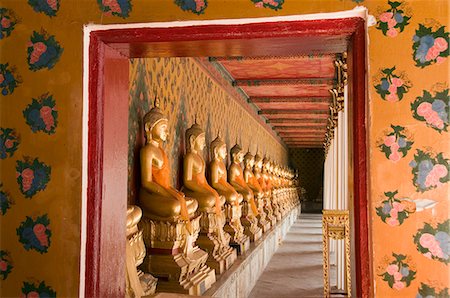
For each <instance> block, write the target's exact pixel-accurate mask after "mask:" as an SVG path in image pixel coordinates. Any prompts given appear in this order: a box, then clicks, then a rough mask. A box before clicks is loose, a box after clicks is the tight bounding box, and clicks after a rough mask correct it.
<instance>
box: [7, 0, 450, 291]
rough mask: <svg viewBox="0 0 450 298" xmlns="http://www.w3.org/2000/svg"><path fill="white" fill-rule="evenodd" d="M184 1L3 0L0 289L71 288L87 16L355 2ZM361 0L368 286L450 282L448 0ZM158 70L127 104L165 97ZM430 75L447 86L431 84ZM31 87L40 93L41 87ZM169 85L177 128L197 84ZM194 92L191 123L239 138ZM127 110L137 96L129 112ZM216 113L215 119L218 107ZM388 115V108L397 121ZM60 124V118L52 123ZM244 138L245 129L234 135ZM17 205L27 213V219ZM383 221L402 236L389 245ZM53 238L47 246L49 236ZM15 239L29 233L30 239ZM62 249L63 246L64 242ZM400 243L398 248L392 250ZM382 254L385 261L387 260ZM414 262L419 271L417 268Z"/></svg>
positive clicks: (167, 15) (162, 15) (212, 13)
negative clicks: (419, 203) (422, 205)
mask: <svg viewBox="0 0 450 298" xmlns="http://www.w3.org/2000/svg"><path fill="white" fill-rule="evenodd" d="M187 2H188V1H177V2H175V0H161V1H154V2H152V3H151V6H150V4H149V2H148V1H130V0H86V1H84V2H83V5H82V6H80V5H79V3H78V2H77V1H70V0H17V1H7V2H2V4H1V7H0V47H2V53H1V57H0V91H1V94H2V96H0V97H1V98H0V101H1V105H2V109H1V125H0V126H1V131H0V146H1V147H0V156H1V158H0V166H1V167H2V170H3V169H5V172H6V173H9V174H11V173H14V172H15V171H16V173H17V177H16V176H15V175H14V174H12V175H8V174H7V175H5V176H2V181H1V182H0V204H1V205H0V207H1V208H0V210H1V214H0V221H1V222H0V223H1V234H2V236H3V235H5V237H8V239H11V241H7V242H6V241H2V243H1V245H0V246H1V247H0V252H1V253H0V254H1V256H0V279H1V283H2V284H1V287H0V289H1V290H0V294H1V295H2V296H17V295H18V294H20V293H21V292H22V294H23V296H25V297H55V296H56V293H58V295H59V296H61V297H74V296H78V283H79V274H78V273H79V271H78V270H79V266H78V261H79V251H80V249H79V248H80V242H79V241H80V240H79V239H80V232H79V226H80V218H81V217H80V213H81V210H80V206H81V204H80V200H81V179H80V172H81V164H82V163H81V138H82V136H81V131H82V128H81V121H80V119H81V115H82V106H83V105H82V102H81V98H82V82H81V78H82V76H83V75H82V50H81V49H82V45H83V35H82V26H83V25H84V24H87V23H96V24H102V23H103V24H110V23H117V22H118V21H123V22H130V23H138V22H149V21H174V20H191V19H224V18H239V17H242V18H246V17H258V16H271V15H274V14H276V13H277V12H278V13H282V14H283V15H294V14H303V13H316V12H318V8H317V7H320V11H321V12H333V11H341V10H346V9H352V8H353V7H354V6H355V3H360V2H362V1H361V0H352V1H340V0H339V1H338V0H331V1H330V0H317V1H316V2H314V3H313V2H311V1H282V0H274V1H269V0H267V1H260V0H255V1H253V0H237V1H233V2H232V4H231V3H228V1H213V0H210V1H208V2H207V1H203V2H202V1H200V0H198V1H190V4H189V5H186V4H185V5H184V7H185V8H187V10H185V11H184V10H183V8H182V7H181V6H180V4H181V3H187ZM178 3H180V4H178ZM398 3H400V4H398ZM194 4H195V6H194ZM364 4H365V5H366V6H367V7H368V9H369V14H373V15H376V16H378V17H377V26H376V27H370V28H369V29H368V30H369V39H370V41H371V42H370V44H369V51H368V53H369V57H368V59H369V62H370V68H369V85H370V86H374V87H375V88H373V87H371V88H370V90H369V107H368V108H369V113H368V114H369V116H370V118H369V125H368V127H369V148H370V153H371V159H370V161H369V163H370V165H369V168H370V170H371V172H370V173H369V174H370V175H369V176H370V178H371V183H370V185H371V186H370V197H369V199H370V203H371V213H370V216H371V217H372V218H373V220H372V221H371V226H370V229H371V235H372V243H373V244H372V245H373V247H372V250H373V268H381V271H378V270H375V271H376V274H375V272H374V274H373V275H374V287H375V291H376V293H377V296H380V297H414V296H416V297H417V298H421V297H424V298H425V297H427V296H428V295H434V296H439V295H441V296H446V295H447V296H448V295H449V289H448V285H447V283H448V280H449V273H448V255H449V251H448V247H449V246H448V240H446V239H448V235H449V231H448V228H447V227H448V225H449V222H448V214H449V212H448V211H449V200H448V195H449V194H448V187H444V186H443V185H445V186H448V180H450V177H449V174H448V173H449V166H448V165H449V161H448V158H449V156H448V154H447V152H448V145H447V140H448V137H449V135H448V124H449V119H448V116H447V117H446V115H449V97H448V68H449V62H448V56H449V48H448V38H449V32H448V27H445V26H443V25H442V24H446V22H447V21H448V15H447V14H448V3H447V1H412V0H409V1H408V0H407V1H398V2H394V1H385V0H377V1H365V2H364ZM270 5H272V6H273V7H270ZM252 6H253V9H252ZM254 6H256V7H254ZM189 7H190V9H191V10H189ZM199 7H201V8H199ZM206 7H207V8H208V9H207V10H206ZM258 7H266V8H269V9H267V10H262V9H258ZM281 7H282V9H281ZM380 7H381V8H380ZM150 8H151V9H150ZM192 10H195V11H192ZM186 11H189V12H191V13H190V14H187V13H186ZM121 18H123V19H126V20H121ZM43 20H45V21H43ZM41 27H44V30H41V29H42V28H41ZM46 32H49V33H46ZM50 33H51V34H50ZM3 49H4V50H3ZM63 51H64V55H65V57H66V56H67V57H70V59H62V60H61V59H60V58H61V57H62V53H63ZM182 60H183V59H182ZM159 63H162V62H159ZM58 64H60V65H58ZM138 64H143V63H142V62H139V63H138ZM55 65H58V66H59V67H55ZM147 67H148V66H147ZM152 67H153V66H152ZM393 67H395V68H394V69H393ZM44 70H45V71H44ZM150 70H151V71H150ZM380 70H381V71H380ZM383 70H389V72H390V73H389V74H388V73H386V72H388V71H386V72H383ZM177 71H180V70H179V69H178V68H176V67H175V68H174V72H175V73H176V72H177ZM146 72H147V73H148V76H149V77H151V76H153V75H155V74H154V72H155V71H154V70H153V69H152V68H147V71H146ZM196 74H198V73H196ZM131 75H132V74H130V76H131ZM157 77H158V76H156V75H155V77H153V78H152V79H151V80H150V81H152V82H153V81H154V80H158V78H157ZM376 77H378V79H377V80H375V78H376ZM383 78H384V80H382V79H383ZM191 79H192V80H193V81H194V84H198V85H202V86H203V87H202V88H203V89H202V91H201V92H202V93H206V92H207V91H206V90H208V82H207V80H206V79H201V80H202V82H200V81H199V78H198V77H192V78H191ZM157 82H158V86H159V89H157V90H156V92H155V91H154V90H147V92H141V94H142V96H141V95H140V94H138V93H136V96H137V97H134V96H133V101H135V100H138V104H137V106H139V107H141V111H140V112H139V113H138V115H141V113H144V112H145V111H147V109H148V107H149V103H151V101H152V99H153V98H154V95H155V94H157V95H158V97H160V98H162V99H164V97H165V96H163V91H162V89H163V88H162V86H166V87H167V89H168V90H169V89H171V88H174V89H175V90H176V89H177V88H179V86H178V85H177V84H175V83H173V81H171V80H169V78H167V80H166V78H163V77H162V76H161V75H160V76H159V81H157ZM438 82H439V83H440V84H441V85H442V86H443V88H440V89H439V90H437V89H433V88H430V86H434V85H435V84H437V83H438ZM141 83H142V84H144V83H145V81H143V82H141ZM133 88H136V89H135V91H136V90H138V89H139V88H141V89H140V90H144V89H142V88H143V87H142V86H141V87H138V85H137V86H136V87H133V86H132V87H131V90H130V92H131V93H130V94H131V95H133V94H134V93H133V90H134V89H133ZM212 88H213V89H214V88H215V87H212ZM40 94H46V95H45V96H44V97H43V96H40ZM45 98H46V99H47V100H44V99H45ZM49 98H50V100H48V99H49ZM130 98H131V96H130ZM176 98H177V99H180V101H177V102H176V103H175V101H174V100H172V98H170V100H169V97H166V98H165V101H164V102H163V107H164V109H165V112H168V111H183V110H184V111H186V112H185V113H183V117H185V118H183V119H182V120H180V119H174V120H173V121H174V123H173V127H174V128H175V127H176V129H179V131H184V129H185V127H184V126H186V125H190V124H191V123H192V122H191V121H192V118H193V115H192V113H191V112H189V111H191V109H192V107H191V106H190V104H191V102H194V100H195V99H196V98H195V97H194V96H193V94H191V93H184V95H183V96H179V97H176ZM55 99H57V100H58V102H57V103H58V104H57V107H58V109H61V110H63V111H64V112H58V111H57V110H56V106H55V102H56V100H55ZM130 100H131V99H130ZM30 101H31V102H30ZM35 102H37V104H38V105H39V106H38V105H37V104H36V103H35ZM146 102H147V103H146ZM146 105H147V106H146ZM196 105H198V106H195V108H196V109H197V110H202V109H203V110H202V111H205V112H204V113H202V115H200V119H201V123H202V124H203V125H206V123H211V124H212V125H211V130H210V132H209V133H208V134H210V135H214V134H215V133H216V131H217V128H218V127H219V126H220V127H222V128H223V129H224V132H222V133H223V135H224V138H226V140H227V144H232V143H233V142H235V136H234V135H231V133H232V132H235V131H238V130H239V127H240V126H239V123H236V122H235V121H229V122H227V121H224V122H220V121H219V123H220V125H217V124H215V123H216V120H215V117H216V116H215V115H216V114H215V113H207V112H206V107H205V104H204V101H203V100H200V101H198V102H197V103H196ZM227 105H232V102H231V101H230V100H229V99H227V97H226V96H225V97H224V100H223V102H222V106H227ZM30 106H31V107H30ZM222 106H219V108H221V107H222ZM215 108H217V106H216V107H215ZM132 110H133V105H131V106H130V112H131V111H132ZM22 115H23V117H22ZM221 117H223V119H225V116H221ZM235 117H236V118H238V119H241V118H244V116H243V113H237V114H236V116H235ZM52 119H53V120H52ZM208 119H209V120H208ZM221 119H222V118H221ZM391 119H395V123H392V120H391ZM52 121H53V122H52ZM221 121H222V120H221ZM137 125H138V128H139V124H137ZM391 125H393V126H398V127H402V128H405V130H402V131H400V132H399V134H398V135H396V137H395V142H393V138H390V139H389V140H388V142H387V143H388V144H389V146H388V145H386V146H388V147H390V148H391V149H390V150H391V152H390V153H389V152H388V150H387V148H385V151H386V152H380V151H382V150H381V148H380V143H379V137H380V135H382V134H383V133H384V131H385V130H386V128H388V127H391ZM58 126H60V127H61V128H63V129H58ZM134 128H135V127H133V128H131V127H130V129H134ZM391 128H392V127H391ZM392 129H393V128H392ZM406 129H408V133H410V134H411V136H412V135H414V140H412V139H409V138H408V137H409V136H410V135H409V134H408V133H405V131H406ZM175 131H176V130H175ZM392 132H393V131H392V130H390V129H389V132H388V133H386V134H384V135H383V136H384V137H387V136H388V134H390V133H392ZM400 134H403V135H405V136H406V141H405V142H408V141H410V142H413V144H410V146H411V149H409V150H407V152H406V153H404V152H402V151H401V150H400V148H401V147H400V145H401V144H403V141H402V140H400V139H401V138H404V137H403V136H400ZM261 135H262V132H260V135H258V138H259V139H262V138H261ZM19 136H20V137H19ZM137 139H139V137H136V139H135V140H137ZM174 139H175V140H176V143H177V144H179V145H178V146H173V145H170V144H168V146H170V148H171V149H170V151H168V152H171V154H172V156H175V155H178V154H180V152H182V150H183V148H184V147H183V146H184V145H183V136H182V134H181V133H178V134H176V135H175V138H174ZM242 139H243V140H246V139H249V138H248V136H245V137H244V136H243V137H242ZM384 141H385V140H383V143H384ZM394 143H395V144H397V145H398V150H397V151H398V152H399V153H398V155H399V157H400V159H399V160H398V161H396V162H393V160H392V159H389V157H387V156H386V154H387V153H388V154H389V156H390V155H391V154H392V150H393V149H396V147H397V145H394V146H393V148H392V144H394ZM244 146H248V144H244ZM277 146H278V145H277V144H276V143H273V144H270V143H268V144H267V147H273V148H275V147H277ZM402 148H404V147H402ZM228 149H229V148H228ZM252 150H255V149H252ZM260 150H263V149H262V148H260ZM277 152H278V153H276V152H275V153H272V155H273V156H278V155H279V154H280V155H281V154H282V153H281V152H282V151H277ZM23 156H33V158H24V157H23ZM394 159H397V158H394ZM130 160H132V159H130ZM43 161H45V163H44V162H43ZM51 169H55V171H56V170H58V175H56V174H55V175H54V177H53V178H52V180H54V181H53V183H48V182H49V180H50V174H51ZM59 171H61V172H59ZM55 173H56V172H55ZM62 173H64V174H62ZM387 190H389V192H390V193H389V192H388V191H387ZM397 191H398V193H395V192H397ZM384 192H386V193H389V196H388V195H387V194H385V195H384V196H383V198H382V199H381V200H376V199H374V198H375V197H377V196H379V195H380V194H383V193H384ZM394 193H395V194H394ZM41 194H42V196H41ZM35 195H36V196H37V195H39V199H32V198H34V196H35ZM422 195H426V198H429V199H431V200H434V201H435V202H436V205H435V207H433V208H429V209H424V210H421V211H419V210H416V211H415V212H409V211H408V210H410V211H412V206H409V207H408V206H407V205H405V203H406V204H408V203H407V202H409V201H408V200H406V199H410V200H417V199H418V198H422ZM54 196H55V197H57V198H58V200H59V201H58V202H59V204H58V205H60V206H63V207H64V211H65V212H64V213H62V212H60V210H58V212H55V209H54V208H55V204H54V202H53V201H52V200H48V199H47V197H51V198H53V197H54ZM30 199H31V200H30ZM41 199H42V200H41ZM38 201H39V204H38ZM398 201H400V202H398ZM394 203H398V204H394ZM380 207H381V208H382V209H381V211H380V209H379V208H380ZM377 208H378V209H377ZM408 208H409V209H408ZM392 210H395V211H392ZM380 212H382V213H380ZM378 213H379V214H378ZM391 213H392V214H391ZM47 214H50V215H51V222H52V225H51V226H52V230H50V229H48V228H49V227H50V226H49V225H48V224H47V222H45V220H47V221H48V220H49V218H50V216H46V217H44V218H42V217H43V216H44V215H47ZM380 214H382V215H380ZM395 214H396V215H395ZM382 216H385V220H383V218H382ZM395 216H397V218H396V220H395ZM27 218H30V221H29V222H28V224H27V226H26V227H25V222H26V219H27ZM44 219H45V220H44ZM38 220H39V221H42V220H44V221H43V222H38ZM400 221H401V222H400ZM21 223H22V224H23V225H24V227H23V231H21V233H20V235H18V236H19V237H17V236H16V237H14V236H15V234H16V233H17V229H18V227H21V226H22V225H21ZM39 224H40V225H42V226H40V225H39ZM35 226H37V227H36V231H34V227H35ZM25 228H28V229H27V230H26V231H27V232H24V231H25ZM62 231H63V232H62ZM386 235H389V237H390V238H392V239H398V241H393V243H392V245H389V246H386V245H385V243H386V237H387V236H386ZM39 239H40V240H39ZM46 239H47V241H48V242H46ZM20 240H21V241H23V243H21V242H20ZM50 240H51V247H52V249H49V248H50ZM24 245H28V246H27V247H29V250H28V251H27V250H25V249H24ZM62 251H64V255H61V254H60V252H62ZM37 252H42V254H41V253H37ZM392 252H395V254H396V256H395V255H393V254H392ZM19 256H20V257H19ZM46 256H48V257H49V258H50V259H57V260H60V261H58V262H57V263H53V262H48V260H49V259H45V258H44V257H46ZM386 256H391V257H386ZM404 256H405V257H406V259H405V260H403V259H402V260H401V258H402V257H404ZM13 261H14V262H13ZM44 265H45V266H47V267H46V268H47V269H46V275H45V281H44V280H41V279H39V280H38V278H40V276H42V274H43V272H42V268H43V266H44ZM391 265H393V266H391ZM394 265H395V266H397V267H398V270H397V268H396V267H395V266H394ZM388 266H391V267H389V272H388V271H387V268H388ZM415 266H416V267H415ZM400 267H401V268H400ZM406 267H407V268H408V269H405V268H406ZM23 268H27V270H24V269H23ZM394 269H396V270H394ZM406 270H408V272H406ZM402 271H403V272H402ZM412 272H415V273H416V274H415V275H414V278H412ZM391 273H392V274H391ZM380 274H382V275H380ZM385 274H388V275H389V276H386V275H385ZM399 274H401V277H400V275H399ZM60 276H65V277H67V278H66V279H65V283H64V284H61V283H60ZM391 285H392V286H391Z"/></svg>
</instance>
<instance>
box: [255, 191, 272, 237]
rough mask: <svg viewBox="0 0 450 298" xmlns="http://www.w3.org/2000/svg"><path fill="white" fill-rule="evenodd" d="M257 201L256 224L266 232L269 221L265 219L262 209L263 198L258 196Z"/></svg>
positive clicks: (268, 227)
mask: <svg viewBox="0 0 450 298" xmlns="http://www.w3.org/2000/svg"><path fill="white" fill-rule="evenodd" d="M257 202H258V212H259V214H258V216H257V217H256V218H257V219H258V226H259V227H260V228H261V230H262V232H263V233H267V232H268V231H269V230H270V222H269V221H268V220H267V214H266V212H265V210H264V205H265V200H264V199H263V198H259V199H258V200H257Z"/></svg>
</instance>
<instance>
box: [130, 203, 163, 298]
mask: <svg viewBox="0 0 450 298" xmlns="http://www.w3.org/2000/svg"><path fill="white" fill-rule="evenodd" d="M141 217H142V210H141V208H139V207H138V206H132V205H130V206H128V208H127V233H126V235H127V243H126V267H127V279H126V292H125V293H126V297H127V298H140V297H142V296H147V295H152V294H154V293H155V291H156V283H157V281H158V280H157V279H156V278H154V277H153V276H152V275H151V274H148V273H144V272H142V271H141V270H139V269H138V268H137V267H138V266H139V265H141V264H142V262H143V261H144V257H145V254H146V251H145V245H144V240H143V238H142V231H140V230H139V229H138V223H139V221H140V220H141Z"/></svg>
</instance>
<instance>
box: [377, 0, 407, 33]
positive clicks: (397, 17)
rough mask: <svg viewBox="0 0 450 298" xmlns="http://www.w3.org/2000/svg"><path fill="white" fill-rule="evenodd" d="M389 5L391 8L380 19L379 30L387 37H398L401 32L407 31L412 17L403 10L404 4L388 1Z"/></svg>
mask: <svg viewBox="0 0 450 298" xmlns="http://www.w3.org/2000/svg"><path fill="white" fill-rule="evenodd" d="M388 4H389V6H390V8H389V9H388V10H386V11H385V12H383V13H382V14H381V15H380V16H379V17H378V18H379V20H378V22H377V29H379V30H381V32H383V34H384V35H385V36H389V37H396V36H397V35H398V33H399V32H403V30H405V27H406V26H407V25H408V24H409V22H408V21H409V20H410V19H411V16H408V15H406V13H405V11H404V10H403V9H402V5H403V2H398V1H388Z"/></svg>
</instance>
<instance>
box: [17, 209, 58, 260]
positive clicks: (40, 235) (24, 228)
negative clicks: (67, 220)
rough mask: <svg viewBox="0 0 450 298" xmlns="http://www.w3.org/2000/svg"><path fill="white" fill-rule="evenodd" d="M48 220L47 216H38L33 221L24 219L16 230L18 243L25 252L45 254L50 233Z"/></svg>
mask: <svg viewBox="0 0 450 298" xmlns="http://www.w3.org/2000/svg"><path fill="white" fill-rule="evenodd" d="M49 225H50V220H49V219H48V217H47V214H44V215H42V216H38V217H37V218H36V219H35V220H33V219H32V218H31V217H28V216H27V218H26V220H25V221H23V222H22V223H21V224H20V226H19V227H18V228H17V236H19V242H20V243H22V245H23V248H25V249H26V250H30V249H33V250H35V251H37V252H39V253H41V254H43V253H46V252H47V251H48V248H49V247H50V239H51V236H52V232H51V231H50V227H49Z"/></svg>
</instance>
